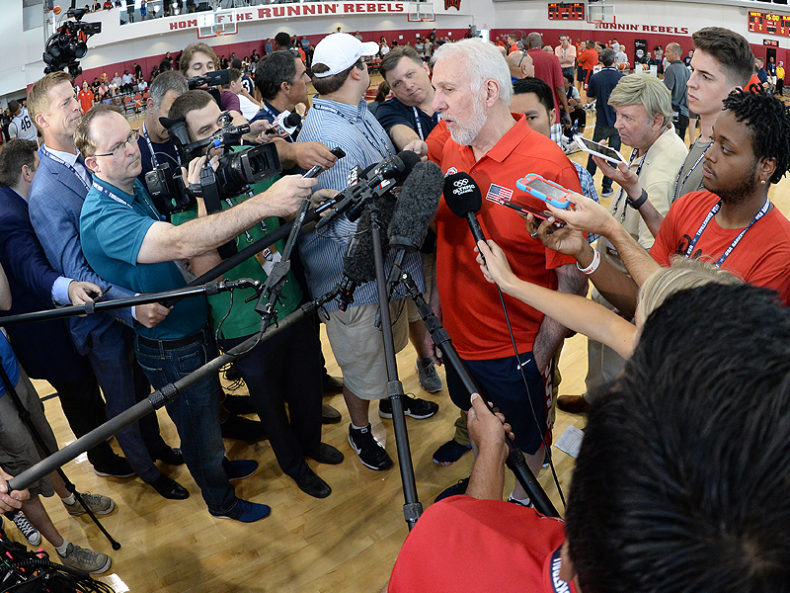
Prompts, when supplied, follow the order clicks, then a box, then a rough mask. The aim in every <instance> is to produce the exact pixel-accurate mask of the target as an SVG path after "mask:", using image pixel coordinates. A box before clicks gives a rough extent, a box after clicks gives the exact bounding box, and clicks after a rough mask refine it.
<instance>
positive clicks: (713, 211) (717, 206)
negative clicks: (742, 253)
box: [684, 198, 771, 268]
mask: <svg viewBox="0 0 790 593" xmlns="http://www.w3.org/2000/svg"><path fill="white" fill-rule="evenodd" d="M770 205H771V201H770V200H769V199H768V198H765V204H763V207H762V208H760V211H759V212H758V213H757V214H756V215H755V216H754V218H753V219H752V221H751V222H750V223H749V226H747V227H746V228H745V229H743V230H742V231H741V232H740V233H738V236H737V237H735V239H733V241H732V243H730V246H729V247H727V249H726V251H725V252H724V253H722V255H721V257H720V258H719V259H717V260H716V267H717V268H718V267H721V264H723V263H724V260H725V259H727V258H728V257H729V256H730V253H732V250H733V249H735V247H736V246H737V245H738V243H740V242H741V239H743V236H744V235H745V234H746V231H748V230H749V229H750V228H752V225H753V224H754V223H755V222H757V221H758V220H760V219H761V218H762V217H763V216H765V213H766V212H768V208H769V206H770ZM720 209H721V200H719V201H718V202H716V204H714V206H713V208H711V209H710V212H708V215H707V216H706V217H705V220H703V221H702V224H701V225H700V227H699V229H697V232H696V234H695V235H694V238H693V239H692V240H691V243H689V246H688V248H687V249H686V253H685V254H684V257H685V258H686V259H688V258H690V257H691V254H692V253H693V252H694V247H696V246H697V241H699V239H700V237H701V236H702V233H704V232H705V229H706V228H707V227H708V223H710V221H711V219H712V218H713V217H714V216H716V213H717V212H718V211H719V210H720Z"/></svg>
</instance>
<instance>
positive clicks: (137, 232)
mask: <svg viewBox="0 0 790 593" xmlns="http://www.w3.org/2000/svg"><path fill="white" fill-rule="evenodd" d="M99 130H101V137H99V134H98V132H99ZM75 139H76V143H77V147H78V148H79V149H80V152H81V153H82V154H83V156H84V157H85V164H86V166H87V167H88V168H89V169H90V170H91V171H92V172H93V174H94V183H93V186H92V188H91V190H90V191H89V192H88V195H87V196H86V198H85V204H84V206H83V208H82V215H81V218H80V229H81V237H82V245H83V250H84V252H85V256H86V257H87V259H88V261H89V262H90V263H91V265H92V266H93V267H94V269H95V270H96V271H97V272H98V273H99V274H101V276H102V277H103V278H106V279H107V280H109V281H111V282H113V283H119V284H122V285H125V286H129V287H130V288H131V289H133V290H135V291H137V292H141V293H142V292H157V291H162V290H169V289H174V288H181V287H183V286H184V285H185V279H184V272H185V270H184V269H183V265H182V264H181V262H180V260H184V259H189V258H193V257H195V256H197V255H200V254H203V253H205V252H207V251H210V250H212V249H215V248H216V247H218V246H220V245H222V244H223V243H225V242H227V241H228V240H230V239H232V238H233V237H235V236H236V235H238V234H239V233H241V232H243V231H244V230H245V229H248V228H250V227H252V226H254V225H256V224H257V223H258V222H259V221H261V220H263V219H265V218H267V217H269V216H288V215H291V214H293V213H294V212H295V211H296V210H297V209H298V207H299V204H300V203H301V201H302V199H304V198H305V197H307V196H308V195H310V190H311V188H312V187H313V186H314V185H315V180H313V179H302V178H300V177H296V176H292V177H286V178H283V179H281V180H279V181H278V182H277V183H275V184H274V185H273V186H272V187H270V188H269V189H268V190H267V191H266V192H264V193H262V194H258V195H256V196H254V197H252V198H250V199H249V200H246V201H245V202H244V203H243V204H239V205H238V206H236V207H234V208H230V209H229V210H227V211H224V212H218V213H216V214H212V215H211V216H206V217H201V218H198V219H196V220H192V221H189V222H186V223H184V224H182V225H180V226H173V225H171V224H169V223H167V222H163V221H162V220H161V215H160V214H159V212H158V211H157V210H156V208H155V207H154V205H153V203H152V202H151V200H150V197H149V196H148V192H147V191H146V189H145V188H144V187H143V185H142V184H141V183H140V182H139V180H137V175H139V173H140V150H139V148H138V146H137V142H136V139H137V138H136V132H134V131H133V130H132V129H131V127H130V126H129V123H128V122H127V121H126V118H124V117H123V115H122V114H121V113H120V110H119V109H117V108H114V107H112V106H96V107H94V108H93V109H92V110H91V111H90V112H88V114H87V115H86V116H85V117H84V118H83V120H82V121H81V122H80V124H79V125H78V126H77V131H76V133H75ZM204 162H205V158H203V157H201V158H199V159H197V160H195V161H193V162H191V163H190V164H189V172H188V179H189V181H190V183H197V182H198V181H199V179H200V169H201V167H202V165H203V164H204ZM207 320H208V319H207V308H206V302H205V299H204V298H203V297H193V298H188V299H183V300H179V301H178V302H176V304H175V305H174V306H173V308H172V310H171V311H170V314H169V315H168V316H167V318H165V320H164V321H163V322H162V323H160V324H159V325H158V326H156V327H154V328H147V327H142V326H137V327H136V328H135V330H136V337H135V350H136V353H137V360H138V362H139V364H140V366H141V367H142V368H143V370H144V371H145V373H146V375H147V377H148V379H149V380H150V381H151V383H152V384H153V385H154V386H155V387H156V388H162V387H164V386H165V385H167V384H168V383H171V382H173V381H175V380H177V379H179V378H180V377H182V376H184V375H185V374H188V373H190V372H191V371H194V370H195V369H197V368H198V367H200V366H201V365H202V364H204V363H205V362H206V361H207V360H208V359H210V358H212V356H213V355H214V354H215V348H214V344H213V341H212V340H211V336H210V333H209V332H208V329H207V327H206V323H207ZM221 397H222V392H221V387H220V384H219V380H218V379H217V376H216V375H212V376H210V377H206V378H205V379H203V380H202V381H200V382H199V383H197V384H196V385H194V386H193V387H190V388H189V389H185V390H184V391H183V392H182V393H181V395H180V396H179V397H177V398H176V399H175V400H174V401H172V402H171V403H170V404H168V406H167V410H168V413H169V414H170V417H171V418H172V419H173V422H174V423H175V424H176V427H177V428H178V432H179V436H180V437H181V448H182V452H183V455H184V460H185V461H186V463H187V467H188V468H189V470H190V472H191V473H192V476H193V477H194V478H195V481H196V482H197V483H198V485H199V486H200V488H201V491H202V494H203V498H204V499H205V501H206V503H207V505H208V509H209V512H210V513H211V514H212V515H213V516H215V517H222V518H231V519H235V520H238V521H243V522H252V521H257V520H259V519H263V518H264V517H266V516H267V515H268V514H269V512H270V509H269V507H267V506H266V505H261V504H255V503H252V502H249V501H245V500H241V499H239V498H237V497H236V495H235V493H234V491H233V488H232V487H231V485H230V483H229V481H228V478H229V477H235V478H240V477H242V476H246V475H250V474H251V473H252V472H253V471H254V469H255V467H256V466H257V464H256V463H255V462H254V461H243V460H239V461H234V462H226V463H225V464H224V468H223V456H224V445H223V443H222V437H221V434H220V425H219V419H218V407H219V402H220V400H221Z"/></svg>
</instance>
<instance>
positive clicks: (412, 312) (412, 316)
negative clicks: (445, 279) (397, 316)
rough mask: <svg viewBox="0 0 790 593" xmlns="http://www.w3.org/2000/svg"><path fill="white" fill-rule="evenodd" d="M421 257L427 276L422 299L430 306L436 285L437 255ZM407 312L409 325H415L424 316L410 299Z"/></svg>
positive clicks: (422, 254)
mask: <svg viewBox="0 0 790 593" xmlns="http://www.w3.org/2000/svg"><path fill="white" fill-rule="evenodd" d="M420 256H421V258H422V271H423V274H424V275H425V292H424V293H423V295H422V298H424V299H425V302H426V303H428V304H429V305H430V304H431V291H432V290H433V287H434V285H435V284H436V253H421V254H420ZM406 310H407V311H408V317H409V323H414V322H415V321H420V320H421V319H422V315H420V311H419V309H417V305H415V304H414V301H413V300H411V299H408V304H407V305H406Z"/></svg>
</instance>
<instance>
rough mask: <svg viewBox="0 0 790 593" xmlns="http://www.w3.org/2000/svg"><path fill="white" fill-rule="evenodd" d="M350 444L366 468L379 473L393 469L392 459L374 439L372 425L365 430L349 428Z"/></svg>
mask: <svg viewBox="0 0 790 593" xmlns="http://www.w3.org/2000/svg"><path fill="white" fill-rule="evenodd" d="M348 444H349V445H351V448H352V449H354V452H355V453H356V454H357V455H359V460H360V461H361V462H362V465H364V466H365V467H369V468H370V469H375V470H377V471H381V470H385V469H389V468H391V467H392V459H390V456H389V455H388V454H387V451H386V450H385V449H384V447H382V446H381V444H380V443H379V442H378V441H377V440H376V439H375V438H374V437H373V433H372V432H370V424H368V425H367V426H366V427H365V428H353V427H351V426H349V428H348Z"/></svg>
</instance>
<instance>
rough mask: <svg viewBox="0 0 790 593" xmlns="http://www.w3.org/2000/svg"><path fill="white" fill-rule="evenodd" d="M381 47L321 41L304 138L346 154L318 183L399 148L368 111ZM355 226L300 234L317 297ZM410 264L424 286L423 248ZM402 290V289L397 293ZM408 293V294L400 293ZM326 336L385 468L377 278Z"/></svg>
mask: <svg viewBox="0 0 790 593" xmlns="http://www.w3.org/2000/svg"><path fill="white" fill-rule="evenodd" d="M378 51H379V47H378V44H376V43H374V42H368V43H363V42H362V41H360V40H359V39H357V38H356V37H354V36H352V35H347V34H345V33H333V34H332V35H329V36H327V37H325V38H324V39H322V40H321V42H320V43H319V44H318V45H317V46H316V48H315V53H314V54H313V62H312V68H311V71H310V77H311V79H312V82H313V86H314V87H315V89H316V91H318V95H317V96H316V97H315V98H314V99H313V106H312V108H311V109H310V111H309V112H308V114H307V117H305V120H304V124H303V126H302V131H301V132H300V133H299V136H298V138H297V143H298V142H305V141H318V142H321V143H323V144H325V145H326V146H339V147H341V148H342V149H343V150H344V151H345V152H346V156H345V158H342V159H340V160H339V161H338V162H337V164H335V166H334V167H332V168H331V169H330V170H328V171H325V172H324V173H322V174H321V175H320V176H319V177H318V184H317V185H316V186H315V189H320V188H331V189H337V190H341V189H343V188H345V187H346V186H347V185H348V179H347V175H348V172H349V171H350V170H351V169H352V168H353V167H355V166H356V165H359V166H360V167H362V168H363V169H364V168H365V167H367V166H368V165H372V164H376V163H378V162H380V161H381V160H383V159H386V158H387V157H389V156H392V155H394V154H395V148H394V146H393V144H392V142H391V141H390V138H389V136H388V135H387V133H386V132H385V131H384V128H382V127H381V124H379V122H378V121H377V120H376V118H375V117H374V116H373V115H372V114H371V113H370V112H369V111H368V109H367V105H366V104H365V92H366V91H367V89H368V87H369V86H370V75H369V74H368V67H367V63H366V61H367V58H370V57H372V56H375V55H376V54H377V53H378ZM355 232H356V223H352V222H349V221H348V219H347V218H345V217H344V216H339V217H337V218H336V219H335V220H334V221H332V223H330V224H329V226H328V227H327V228H325V229H322V230H321V231H320V232H318V233H316V232H309V233H304V234H302V235H301V239H300V244H299V250H300V253H301V256H302V261H303V262H304V266H305V271H306V276H307V283H308V285H309V287H310V291H311V292H312V294H313V296H314V297H318V296H321V295H323V294H325V293H327V292H329V291H331V290H332V289H333V288H334V287H335V286H337V284H338V283H339V282H340V281H341V279H342V277H343V254H344V253H345V252H346V248H347V246H348V243H349V241H350V240H351V238H352V237H353V236H354V234H355ZM404 269H405V270H407V271H408V272H409V273H411V274H412V276H413V277H414V278H415V280H416V281H417V283H418V285H419V288H420V290H424V287H423V286H422V282H423V278H422V276H423V274H422V266H421V263H420V258H419V254H416V253H413V254H410V255H407V256H406V259H405V260H404ZM395 298H398V295H397V294H396V297H395ZM400 298H402V295H400ZM401 304H402V303H397V302H395V303H394V307H393V310H394V314H393V315H392V319H393V320H397V321H395V322H394V324H393V328H392V329H393V334H394V336H395V347H396V350H400V349H402V348H403V347H405V346H406V343H407V341H408V323H407V318H406V317H407V316H406V315H405V314H400V305H401ZM325 308H326V309H327V311H328V312H329V319H328V321H327V322H326V331H327V336H328V337H329V342H330V344H331V345H332V350H333V352H334V354H335V360H337V362H338V364H339V365H340V368H341V369H342V371H343V385H344V386H343V397H344V399H345V401H346V405H347V407H348V412H349V415H350V416H351V426H350V427H349V437H348V439H349V444H350V445H351V447H352V449H354V451H355V452H356V453H357V455H359V458H360V461H361V462H362V464H363V465H365V466H366V467H369V468H370V469H374V470H385V469H388V468H390V467H392V459H390V456H389V455H388V454H387V451H386V450H385V448H384V446H383V445H382V444H380V443H379V442H378V441H376V439H374V437H373V434H372V433H371V427H370V422H369V419H368V413H369V407H370V401H371V400H379V401H380V403H379V415H380V416H381V417H382V418H391V417H392V409H391V406H390V402H389V400H387V399H385V398H386V384H387V373H386V367H385V357H384V345H383V342H382V339H381V331H380V330H379V329H377V328H376V327H375V319H376V310H377V308H378V300H377V297H376V284H375V282H367V283H365V284H362V285H360V286H358V287H357V289H356V291H355V292H354V302H353V306H350V307H348V309H347V310H346V311H339V310H338V306H337V304H336V303H334V302H332V303H328V304H327V305H325ZM403 404H404V411H405V412H406V414H407V415H409V416H411V417H413V418H428V417H430V416H433V415H434V414H435V413H436V412H437V410H438V409H439V407H438V406H437V405H436V404H435V403H433V402H428V401H425V400H422V399H418V398H414V397H406V398H405V399H404V402H403Z"/></svg>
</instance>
